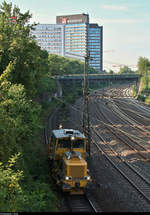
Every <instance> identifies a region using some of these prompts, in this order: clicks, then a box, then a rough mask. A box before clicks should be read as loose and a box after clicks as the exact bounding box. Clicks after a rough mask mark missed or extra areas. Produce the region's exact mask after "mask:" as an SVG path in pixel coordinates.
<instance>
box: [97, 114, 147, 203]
mask: <svg viewBox="0 0 150 215" xmlns="http://www.w3.org/2000/svg"><path fill="white" fill-rule="evenodd" d="M94 114H95V113H94ZM102 115H103V119H104V118H105V121H106V118H107V121H109V125H106V123H103V122H102V119H101V121H100V122H99V124H101V125H102V124H103V126H105V128H106V127H107V128H108V129H109V130H110V132H111V133H113V134H114V135H115V132H116V130H115V129H114V127H113V126H110V123H111V124H113V123H112V122H111V121H110V120H108V115H107V117H106V116H104V113H102V112H101V113H100V112H99V113H97V114H96V118H97V119H98V118H99V117H100V116H102ZM118 115H119V114H118ZM110 127H111V128H110ZM94 133H95V134H96V135H97V136H98V138H99V139H98V140H97V141H96V142H100V140H101V142H103V144H100V145H98V144H97V143H95V144H96V146H97V148H98V150H99V151H101V153H102V154H103V155H105V156H106V157H107V159H108V160H109V161H110V163H111V164H112V165H113V166H114V167H115V168H116V169H117V170H118V171H119V172H120V173H121V175H123V176H124V178H126V180H128V182H129V183H130V184H131V185H132V186H133V187H134V188H135V189H136V190H137V191H138V193H139V195H141V198H142V199H143V200H146V201H147V207H150V206H149V204H150V192H149V190H150V176H149V175H147V174H145V172H144V171H143V170H141V169H140V168H138V167H137V166H134V165H131V163H130V162H128V161H127V160H125V159H123V157H122V156H120V154H119V153H117V152H116V151H114V150H113V148H111V146H110V145H109V144H107V142H106V141H105V140H104V139H103V138H102V136H101V135H100V134H99V132H98V130H96V129H94ZM117 133H118V132H117ZM116 136H118V134H117V135H116ZM119 139H122V138H120V137H119ZM143 149H144V150H147V149H146V148H143ZM133 150H134V148H133ZM139 150H140V149H139Z"/></svg>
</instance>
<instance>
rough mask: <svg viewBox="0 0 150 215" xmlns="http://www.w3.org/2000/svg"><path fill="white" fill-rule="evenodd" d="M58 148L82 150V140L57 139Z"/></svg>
mask: <svg viewBox="0 0 150 215" xmlns="http://www.w3.org/2000/svg"><path fill="white" fill-rule="evenodd" d="M58 148H69V149H71V148H84V140H83V139H75V140H71V139H70V138H69V139H59V140H58Z"/></svg>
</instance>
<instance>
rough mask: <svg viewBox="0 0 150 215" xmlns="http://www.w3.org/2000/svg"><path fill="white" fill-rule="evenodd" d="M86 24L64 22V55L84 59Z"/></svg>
mask: <svg viewBox="0 0 150 215" xmlns="http://www.w3.org/2000/svg"><path fill="white" fill-rule="evenodd" d="M86 38H87V25H86V24H85V23H80V24H66V25H65V56H66V57H72V58H79V59H81V60H83V59H84V57H80V56H85V53H86V41H87V39H86Z"/></svg>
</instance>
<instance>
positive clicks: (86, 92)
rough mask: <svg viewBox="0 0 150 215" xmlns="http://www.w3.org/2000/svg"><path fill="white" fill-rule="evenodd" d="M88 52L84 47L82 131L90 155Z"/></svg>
mask: <svg viewBox="0 0 150 215" xmlns="http://www.w3.org/2000/svg"><path fill="white" fill-rule="evenodd" d="M89 58H90V56H89V52H88V49H86V55H85V62H84V77H83V118H82V119H83V121H82V122H83V125H82V127H83V133H84V134H85V136H87V138H88V142H87V152H88V154H89V156H90V151H91V132H90V114H89V98H90V95H89V86H88V85H89V84H88V80H87V79H88V62H89Z"/></svg>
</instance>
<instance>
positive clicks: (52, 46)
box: [31, 24, 64, 56]
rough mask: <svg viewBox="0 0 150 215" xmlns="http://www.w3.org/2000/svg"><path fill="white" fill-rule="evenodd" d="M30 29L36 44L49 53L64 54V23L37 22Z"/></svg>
mask: <svg viewBox="0 0 150 215" xmlns="http://www.w3.org/2000/svg"><path fill="white" fill-rule="evenodd" d="M34 28H35V30H32V31H31V34H32V35H34V36H35V37H36V38H35V39H36V40H37V43H38V45H39V46H40V47H41V48H42V49H44V50H47V51H48V53H50V54H57V55H61V56H64V25H56V24H39V25H36V26H35V27H34Z"/></svg>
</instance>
